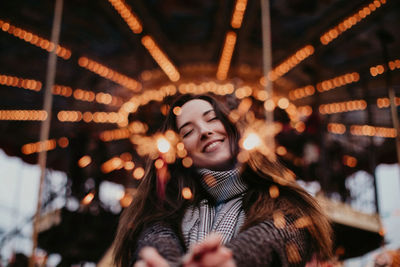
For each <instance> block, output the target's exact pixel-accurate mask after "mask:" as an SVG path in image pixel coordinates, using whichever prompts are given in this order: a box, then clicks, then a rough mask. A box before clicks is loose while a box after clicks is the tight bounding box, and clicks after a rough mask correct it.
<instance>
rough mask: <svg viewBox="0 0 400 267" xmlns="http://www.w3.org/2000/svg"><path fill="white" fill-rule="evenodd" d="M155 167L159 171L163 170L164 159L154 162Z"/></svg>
mask: <svg viewBox="0 0 400 267" xmlns="http://www.w3.org/2000/svg"><path fill="white" fill-rule="evenodd" d="M154 166H155V167H156V168H157V169H161V168H162V167H164V161H163V160H162V159H157V160H156V161H155V162H154Z"/></svg>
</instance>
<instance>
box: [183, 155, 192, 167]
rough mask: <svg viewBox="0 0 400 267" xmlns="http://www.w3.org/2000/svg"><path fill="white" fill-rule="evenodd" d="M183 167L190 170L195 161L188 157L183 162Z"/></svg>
mask: <svg viewBox="0 0 400 267" xmlns="http://www.w3.org/2000/svg"><path fill="white" fill-rule="evenodd" d="M182 165H183V166H184V167H186V168H189V167H191V166H192V165H193V160H192V158H190V157H186V158H184V159H183V160H182Z"/></svg>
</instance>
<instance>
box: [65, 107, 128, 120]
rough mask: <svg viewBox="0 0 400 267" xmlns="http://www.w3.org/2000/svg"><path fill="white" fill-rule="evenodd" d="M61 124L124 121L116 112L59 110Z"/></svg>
mask: <svg viewBox="0 0 400 267" xmlns="http://www.w3.org/2000/svg"><path fill="white" fill-rule="evenodd" d="M57 119H58V120H59V121H61V122H80V121H83V122H86V123H89V122H94V123H120V122H121V121H123V120H124V117H123V115H122V114H120V113H118V112H89V111H86V112H81V111H76V110H61V111H59V112H58V113H57Z"/></svg>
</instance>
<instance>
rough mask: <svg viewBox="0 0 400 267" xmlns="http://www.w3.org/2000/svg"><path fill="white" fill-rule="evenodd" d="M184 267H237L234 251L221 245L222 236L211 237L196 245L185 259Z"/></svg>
mask: <svg viewBox="0 0 400 267" xmlns="http://www.w3.org/2000/svg"><path fill="white" fill-rule="evenodd" d="M182 265H183V266H184V267H213V266H218V267H219V266H220V267H235V266H236V264H235V262H234V260H233V257H232V251H230V250H229V249H228V248H226V247H225V246H222V245H221V236H220V235H218V234H211V235H209V236H208V237H207V238H206V239H205V240H204V241H202V242H200V243H198V244H196V245H194V246H193V247H192V249H191V251H190V252H189V253H188V254H187V255H186V256H185V257H184V259H183V264H182Z"/></svg>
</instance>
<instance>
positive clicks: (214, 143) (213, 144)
mask: <svg viewBox="0 0 400 267" xmlns="http://www.w3.org/2000/svg"><path fill="white" fill-rule="evenodd" d="M222 142H224V139H221V140H215V141H212V142H210V143H208V144H207V145H205V146H204V148H203V152H206V153H207V152H213V151H214V150H215V149H217V147H218V145H219V144H221V143H222Z"/></svg>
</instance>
